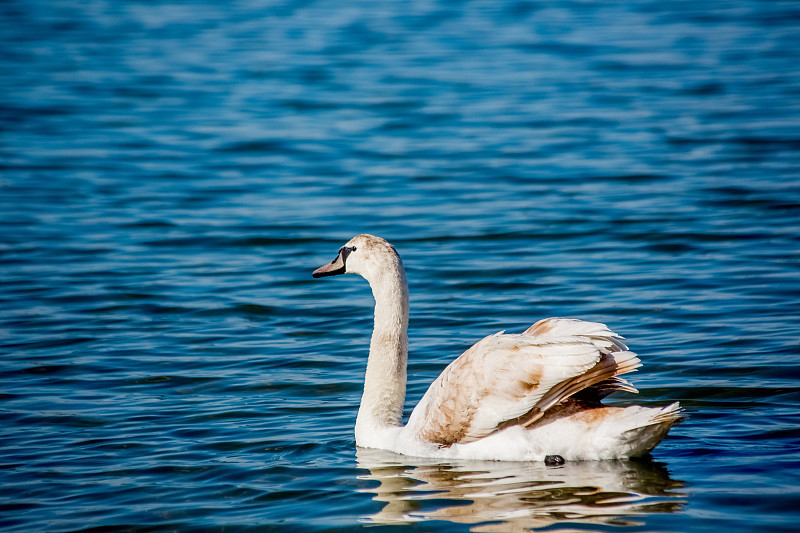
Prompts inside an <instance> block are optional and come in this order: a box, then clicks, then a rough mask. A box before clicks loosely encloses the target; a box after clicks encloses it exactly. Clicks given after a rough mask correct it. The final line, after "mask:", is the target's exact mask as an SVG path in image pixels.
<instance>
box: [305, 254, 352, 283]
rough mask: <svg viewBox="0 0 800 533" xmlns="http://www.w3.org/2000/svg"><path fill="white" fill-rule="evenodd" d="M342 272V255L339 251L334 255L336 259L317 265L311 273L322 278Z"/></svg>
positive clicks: (343, 268) (343, 267) (343, 269)
mask: <svg viewBox="0 0 800 533" xmlns="http://www.w3.org/2000/svg"><path fill="white" fill-rule="evenodd" d="M344 272H345V265H344V257H342V253H341V252H339V255H337V256H336V259H334V260H333V261H331V262H330V263H328V264H327V265H324V266H321V267H319V268H318V269H316V270H315V271H314V273H313V274H311V275H312V276H314V277H315V278H322V277H324V276H335V275H337V274H344Z"/></svg>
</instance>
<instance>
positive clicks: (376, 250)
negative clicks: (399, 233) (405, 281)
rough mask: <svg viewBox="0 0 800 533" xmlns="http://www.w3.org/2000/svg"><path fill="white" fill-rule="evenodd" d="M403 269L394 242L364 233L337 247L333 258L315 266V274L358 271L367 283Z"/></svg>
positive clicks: (321, 275) (320, 275)
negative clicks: (337, 250)
mask: <svg viewBox="0 0 800 533" xmlns="http://www.w3.org/2000/svg"><path fill="white" fill-rule="evenodd" d="M398 271H399V272H402V273H403V274H405V273H404V272H403V263H402V261H400V256H399V255H397V251H395V249H394V246H392V245H391V244H389V243H388V242H387V241H386V240H384V239H381V238H380V237H375V236H374V235H368V234H366V233H364V234H361V235H356V236H355V237H353V238H352V239H350V240H349V241H347V244H345V245H344V246H342V247H341V248H339V254H338V255H337V256H336V258H335V259H334V260H333V261H331V262H330V263H328V264H327V265H323V266H321V267H319V268H318V269H316V270H315V271H314V273H313V274H312V275H313V276H314V277H315V278H321V277H324V276H335V275H337V274H358V275H360V276H362V277H364V278H366V280H367V281H369V282H370V283H371V282H372V281H373V280H378V279H380V278H381V277H383V275H384V274H385V273H387V272H398Z"/></svg>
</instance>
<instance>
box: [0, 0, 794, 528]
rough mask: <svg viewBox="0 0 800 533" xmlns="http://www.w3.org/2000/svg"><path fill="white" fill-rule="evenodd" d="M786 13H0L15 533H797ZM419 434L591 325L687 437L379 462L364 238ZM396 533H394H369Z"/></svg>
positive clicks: (8, 475) (569, 9)
mask: <svg viewBox="0 0 800 533" xmlns="http://www.w3.org/2000/svg"><path fill="white" fill-rule="evenodd" d="M798 35H800V5H798V3H796V2H780V1H775V2H761V1H754V0H749V1H748V0H743V1H740V2H707V3H706V2H683V1H675V2H655V1H633V2H618V3H616V2H598V3H583V2H540V3H534V2H526V1H516V2H515V1H508V2H489V1H480V0H471V1H465V2H446V1H436V0H432V1H422V2H386V3H381V2H357V1H351V0H342V1H337V2H321V1H316V2H315V1H310V2H307V1H300V0H290V1H288V2H262V1H256V0H252V1H250V0H242V1H233V2H208V3H206V2H181V1H175V2H162V1H159V0H156V1H152V2H145V1H130V2H122V1H112V0H106V1H103V0H96V1H95V0H83V1H82V0H70V1H58V0H52V1H41V0H25V1H17V0H11V1H7V2H3V3H2V4H0V50H2V54H0V72H2V75H0V94H2V98H0V228H2V230H0V344H1V345H2V346H1V347H0V350H1V351H2V354H0V355H1V356H0V365H2V367H1V368H0V370H1V371H2V380H0V417H2V423H0V529H2V530H3V531H4V532H9V533H12V532H13V533H18V532H30V531H48V532H66V531H95V532H99V531H137V532H138V531H215V532H216V531H241V530H252V531H286V532H298V531H323V530H324V531H334V530H340V531H348V530H351V529H358V528H370V529H374V530H378V531H383V530H384V529H385V530H392V531H395V530H404V529H407V528H411V529H414V530H416V531H458V532H461V531H524V530H527V529H537V528H544V529H545V530H547V531H561V530H563V531H566V530H575V529H580V530H594V531H704V530H705V531H716V530H729V531H766V530H769V531H795V530H796V528H797V524H798V521H800V512H799V511H798V510H797V504H798V502H799V501H800V476H799V475H798V473H800V451H799V450H800V429H799V428H800V423H799V422H800V420H798V419H799V418H800V417H798V409H799V408H800V365H798V359H800V45H799V44H798V43H800V41H798ZM361 232H369V233H374V234H378V235H381V236H384V237H386V238H387V239H389V240H390V241H392V242H393V243H394V244H395V245H396V247H397V249H398V250H399V252H400V253H401V255H402V256H403V258H404V261H405V264H406V268H407V272H408V278H409V283H410V290H411V300H412V301H411V305H412V310H411V327H410V332H409V333H410V338H411V354H410V367H409V392H408V400H407V409H406V410H407V412H408V411H410V409H411V408H412V407H413V405H415V404H416V402H417V401H418V400H419V398H420V397H421V395H422V393H423V392H424V390H425V389H426V387H427V385H428V384H429V383H430V382H431V381H432V380H433V379H434V377H435V376H436V375H438V373H439V372H440V371H441V369H442V368H443V367H444V365H445V364H446V363H447V362H449V361H450V360H451V359H452V358H453V357H455V356H456V355H458V354H459V353H461V351H463V350H464V349H465V348H466V347H468V346H470V345H471V344H472V343H473V342H475V341H476V340H478V339H480V338H481V337H483V336H485V335H487V334H490V333H494V332H496V331H498V330H501V329H505V330H508V331H520V330H522V329H524V328H526V327H528V326H529V325H530V324H531V323H533V322H534V321H535V320H537V319H539V318H543V317H547V316H570V317H580V318H584V319H590V320H598V321H602V322H605V323H607V324H609V325H610V326H611V327H612V328H613V329H614V330H616V331H618V332H620V333H621V334H623V335H624V336H625V337H626V338H627V339H628V342H629V344H630V345H631V346H632V348H633V349H634V350H636V351H637V352H638V353H639V354H640V355H641V357H642V360H643V362H644V367H643V368H642V369H641V370H640V371H639V372H638V373H637V374H634V375H633V376H632V381H633V382H634V384H635V385H636V386H637V387H638V388H639V389H640V390H641V393H640V394H639V395H638V396H633V395H630V394H627V393H620V394H617V395H616V396H614V397H612V398H611V401H612V402H613V403H616V404H626V403H630V402H634V401H635V402H639V403H642V404H645V405H651V406H656V405H665V404H667V403H669V402H672V401H680V402H681V403H682V404H683V405H684V406H685V407H686V409H687V412H688V416H689V417H688V420H687V421H686V422H685V423H684V424H682V425H681V426H678V427H677V428H675V429H674V430H673V431H672V432H671V434H670V436H669V437H668V439H667V440H666V441H664V442H663V443H662V445H661V446H659V447H658V448H656V450H655V451H654V452H653V455H652V457H651V458H647V459H645V460H642V461H627V462H605V463H603V462H601V463H568V464H566V465H564V466H563V467H560V468H548V467H545V466H544V465H543V464H538V463H537V464H526V463H523V464H511V465H509V464H502V463H492V462H488V463H483V462H478V463H475V462H454V463H444V464H440V463H436V462H435V461H424V460H419V459H413V458H407V457H402V456H395V455H392V454H388V453H384V452H377V451H374V450H373V451H369V450H356V448H355V445H354V439H353V433H352V427H353V424H354V420H355V415H356V409H357V404H358V401H359V399H360V394H361V383H362V381H361V380H362V376H363V372H364V366H365V357H366V352H367V345H368V339H369V334H370V331H371V326H372V322H371V320H372V319H371V311H372V308H371V306H372V299H371V293H370V291H369V289H368V287H367V285H366V283H364V282H363V280H360V279H358V278H356V277H338V278H330V279H323V280H313V279H311V271H312V270H313V269H314V268H316V267H317V266H320V265H321V264H323V263H325V262H327V261H329V260H330V259H332V258H333V256H334V254H335V252H336V250H337V249H338V248H339V246H341V245H342V244H343V243H344V242H345V241H346V240H347V239H349V238H350V237H351V236H352V235H354V234H356V233H361ZM375 528H377V529H375Z"/></svg>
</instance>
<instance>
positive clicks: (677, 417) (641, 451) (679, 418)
mask: <svg viewBox="0 0 800 533" xmlns="http://www.w3.org/2000/svg"><path fill="white" fill-rule="evenodd" d="M625 411H632V412H631V414H630V415H629V416H626V417H625V418H626V425H629V429H626V430H624V431H622V433H620V435H619V439H620V441H622V444H623V446H622V447H621V448H622V449H627V453H625V455H626V456H627V457H640V456H642V455H645V454H647V453H649V452H650V451H651V450H652V449H653V448H655V447H656V445H658V443H659V442H661V441H662V440H664V437H666V436H667V433H668V432H669V430H670V429H671V428H672V427H673V426H676V425H678V424H680V423H681V422H683V420H684V415H683V409H682V408H681V406H680V405H679V404H678V402H675V403H673V404H670V405H667V406H666V407H661V408H653V407H639V408H638V409H635V410H634V409H633V408H632V407H629V408H627V409H625Z"/></svg>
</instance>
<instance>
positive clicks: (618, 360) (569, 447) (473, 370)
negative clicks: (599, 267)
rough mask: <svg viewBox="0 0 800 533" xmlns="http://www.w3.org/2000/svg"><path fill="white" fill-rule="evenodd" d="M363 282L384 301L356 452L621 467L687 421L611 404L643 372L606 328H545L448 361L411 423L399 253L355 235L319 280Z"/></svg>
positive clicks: (491, 340) (491, 339)
mask: <svg viewBox="0 0 800 533" xmlns="http://www.w3.org/2000/svg"><path fill="white" fill-rule="evenodd" d="M345 273H354V274H359V275H361V276H363V277H364V278H365V279H366V280H367V281H368V282H369V284H370V287H371V288H372V294H373V296H374V297H375V325H374V330H373V332H372V340H371V341H370V347H369V358H368V360H367V371H366V375H365V377H364V394H363V396H362V398H361V406H360V408H359V410H358V417H357V419H356V426H355V437H356V445H357V446H361V447H366V448H380V449H386V450H391V451H394V452H396V453H401V454H405V455H414V456H419V457H437V458H465V459H489V460H505V461H533V460H536V461H540V460H545V461H555V462H561V461H562V460H587V459H621V458H628V457H636V456H641V455H644V454H646V453H647V452H649V451H650V450H652V449H653V448H654V447H655V446H656V445H657V444H658V443H659V442H660V441H661V440H662V439H663V438H664V437H665V436H666V434H667V432H668V431H669V429H670V428H671V427H672V426H673V425H675V424H677V423H678V422H680V421H681V420H682V417H681V409H680V407H679V405H678V404H677V403H673V404H672V405H668V406H667V407H663V408H651V407H640V406H630V407H626V408H620V407H607V406H604V405H602V404H601V403H600V401H599V400H600V399H601V398H603V397H604V396H606V395H607V394H609V393H610V392H612V391H614V390H626V391H631V392H637V391H636V389H635V388H633V386H631V385H630V384H629V383H628V382H627V381H625V380H624V379H622V378H620V377H619V376H620V375H621V374H625V373H628V372H632V371H634V370H636V369H637V368H638V367H639V366H641V363H640V362H639V358H638V357H637V356H636V354H635V353H633V352H630V351H628V349H627V347H626V346H625V344H623V342H622V340H621V338H620V337H619V336H617V335H616V334H614V333H613V332H612V331H611V330H609V329H608V328H607V327H606V326H605V325H604V324H599V323H596V322H584V321H582V320H573V319H565V318H548V319H545V320H540V321H539V322H537V323H536V324H534V325H533V326H531V327H530V328H528V329H527V330H525V331H524V332H523V333H520V334H504V333H503V332H501V333H497V334H495V335H490V336H488V337H486V338H485V339H483V340H481V341H478V342H477V343H476V344H475V345H474V346H472V347H471V348H470V349H468V350H467V351H466V352H464V353H463V354H461V355H460V356H459V357H458V358H457V359H455V360H454V361H453V362H452V363H450V364H449V365H448V366H447V368H445V369H444V371H443V372H442V373H441V375H440V376H439V377H438V378H437V379H436V380H435V381H434V382H433V383H432V384H431V386H430V388H429V389H428V391H427V392H426V393H425V395H424V396H423V397H422V400H420V402H419V404H418V405H417V406H416V408H415V409H414V411H413V412H412V413H411V416H410V417H409V420H408V424H406V425H405V426H403V425H402V422H401V417H402V412H403V402H404V400H405V392H406V363H407V360H408V337H407V329H408V285H407V283H406V275H405V270H404V268H403V263H402V261H401V260H400V257H399V256H398V255H397V252H396V251H395V249H394V247H393V246H392V245H391V244H389V243H388V242H386V241H385V240H383V239H381V238H379V237H375V236H373V235H366V234H364V235H357V236H355V237H353V238H352V239H351V240H350V241H349V242H348V243H347V244H345V245H344V246H342V247H341V248H340V249H339V255H338V256H336V259H334V260H333V261H332V262H331V263H329V264H327V265H325V266H322V267H320V268H318V269H317V270H315V271H314V273H313V276H314V277H315V278H318V277H322V276H332V275H336V274H345Z"/></svg>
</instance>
